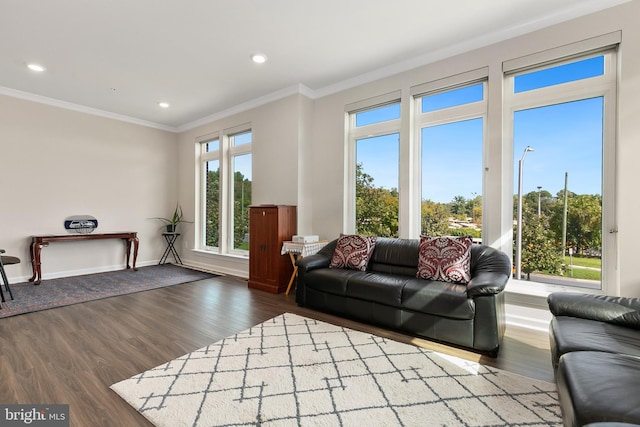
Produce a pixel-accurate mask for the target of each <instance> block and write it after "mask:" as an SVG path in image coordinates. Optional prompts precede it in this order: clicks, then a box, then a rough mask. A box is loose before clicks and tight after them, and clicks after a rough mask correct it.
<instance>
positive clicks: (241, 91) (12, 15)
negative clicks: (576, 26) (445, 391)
mask: <svg viewBox="0 0 640 427" xmlns="http://www.w3.org/2000/svg"><path fill="white" fill-rule="evenodd" d="M626 1H628V0H483V1H478V0H446V1H445V0H393V1H390V0H314V1H312V0H183V1H176V0H57V1H48V0H39V1H38V0H0V40H1V42H0V94H6V95H11V96H17V97H21V98H26V99H31V100H35V101H40V102H45V103H49V104H53V105H58V106H62V107H65V108H71V109H76V110H80V111H88V112H92V113H94V114H98V115H104V116H107V117H115V118H118V119H121V120H126V121H132V122H136V123H141V124H144V125H147V126H153V127H158V128H161V129H166V130H171V131H180V130H184V129H189V128H191V127H194V126H195V125H197V124H200V123H202V122H203V121H206V120H208V119H211V118H212V117H216V115H218V116H219V115H221V114H225V112H231V111H237V110H239V109H241V108H242V107H243V106H248V105H257V104H259V103H260V102H264V101H266V100H269V99H275V98H277V97H282V96H285V95H286V94H289V93H295V92H297V91H300V92H302V93H305V94H307V95H308V96H310V97H319V96H324V95H327V94H329V93H333V92H336V91H338V90H342V89H345V88H347V87H351V86H355V85H357V84H361V83H364V82H366V81H371V80H374V79H377V78H381V77H385V76H387V75H391V74H395V73H397V72H399V71H403V70H407V69H410V68H414V67H417V66H420V65H423V64H426V63H429V62H431V61H434V60H438V59H442V58H444V57H447V56H451V55H454V54H457V53H461V52H464V51H467V50H470V49H474V48H478V47H481V46H484V45H488V44H490V43H495V42H497V41H500V40H503V39H506V38H510V37H513V36H516V35H519V34H523V33H526V32H530V31H533V30H536V29H539V28H543V27H545V26H549V25H552V24H556V23H558V22H562V21H565V20H568V19H572V18H574V17H577V16H581V15H585V14H587V13H591V12H594V11H597V10H601V9H605V8H608V7H612V6H615V5H617V4H620V3H624V2H626ZM258 52H259V53H263V54H265V55H266V56H267V57H268V60H267V62H266V63H264V64H255V63H253V62H252V61H251V59H250V55H251V54H253V53H258ZM28 63H38V64H41V65H42V66H44V67H46V70H45V71H44V72H41V73H36V72H33V71H31V70H29V69H27V68H26V65H27V64H28ZM161 101H166V102H168V103H170V107H169V108H164V109H163V108H160V107H159V106H158V103H159V102H161Z"/></svg>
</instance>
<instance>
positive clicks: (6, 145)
mask: <svg viewBox="0 0 640 427" xmlns="http://www.w3.org/2000/svg"><path fill="white" fill-rule="evenodd" d="M0 147H1V151H0V182H1V183H0V188H2V191H1V192H0V198H1V200H2V203H1V206H2V208H1V211H0V248H3V249H5V250H6V251H7V254H11V255H15V256H18V257H20V258H21V260H22V262H21V264H19V265H12V266H9V267H7V268H6V270H7V273H8V275H9V277H10V278H12V281H14V282H15V281H18V280H20V281H21V280H26V279H28V278H29V277H30V276H31V264H30V262H29V260H30V258H29V243H30V236H31V235H34V234H57V233H62V234H64V233H66V231H65V229H64V225H63V222H64V219H65V218H66V217H67V216H70V215H76V214H89V215H93V216H95V217H96V218H97V219H98V221H99V225H98V229H97V230H96V232H100V231H137V232H138V233H139V234H138V236H139V239H140V250H139V255H138V265H144V264H148V263H153V262H157V260H158V259H159V258H160V255H161V254H162V250H163V249H164V248H163V242H164V241H161V239H162V237H161V236H160V233H159V231H158V229H159V227H160V225H161V224H160V223H159V222H157V221H152V220H149V219H147V218H150V217H156V216H167V215H169V213H170V212H171V209H172V207H173V205H174V204H175V202H176V197H177V174H176V167H177V160H176V154H177V150H176V148H177V136H176V135H175V134H173V133H170V132H165V131H160V130H154V129H151V128H147V127H143V126H138V125H134V124H128V123H123V122H120V121H115V120H111V119H106V118H100V117H96V116H92V115H88V114H84V113H79V112H75V111H70V110H66V109H62V108H56V107H52V106H48V105H43V104H39V103H35V102H31V101H26V100H22V99H17V98H12V97H8V96H3V95H0ZM124 256H125V251H124V245H123V244H122V242H120V241H117V240H103V241H91V242H65V243H52V244H51V245H50V246H49V247H45V248H43V249H42V273H43V277H44V278H45V279H46V278H51V277H59V276H66V275H74V274H81V273H85V272H95V271H106V270H112V269H120V268H122V267H123V266H124V263H125V258H124Z"/></svg>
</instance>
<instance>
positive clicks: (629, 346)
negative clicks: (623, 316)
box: [550, 316, 640, 365]
mask: <svg viewBox="0 0 640 427" xmlns="http://www.w3.org/2000/svg"><path fill="white" fill-rule="evenodd" d="M550 331H551V334H550V336H551V357H552V361H553V363H554V365H556V364H557V362H558V359H559V358H560V357H561V356H562V355H563V354H565V353H570V352H572V351H585V350H597V351H602V352H608V353H621V354H628V355H632V356H636V357H640V330H638V329H632V328H626V327H624V326H618V325H612V324H610V323H605V322H599V321H597V320H586V319H579V318H577V317H566V316H557V317H554V318H553V319H552V320H551V325H550Z"/></svg>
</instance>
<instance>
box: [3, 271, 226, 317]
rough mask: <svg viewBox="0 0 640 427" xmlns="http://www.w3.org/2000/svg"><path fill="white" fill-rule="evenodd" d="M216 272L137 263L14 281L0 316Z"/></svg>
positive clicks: (95, 298) (177, 282)
mask: <svg viewBox="0 0 640 427" xmlns="http://www.w3.org/2000/svg"><path fill="white" fill-rule="evenodd" d="M215 276H216V275H215V274H210V273H205V272H202V271H196V270H192V269H189V268H185V267H181V266H178V265H173V264H162V265H150V266H146V267H140V268H138V271H133V270H131V269H127V270H117V271H108V272H105V273H95V274H84V275H81V276H72V277H61V278H59V279H47V280H43V281H42V283H41V284H40V285H37V286H36V285H34V284H33V283H31V282H23V283H16V284H12V285H11V291H12V292H13V297H14V299H13V300H11V299H9V292H5V293H4V294H5V295H4V296H5V298H6V299H7V301H6V302H4V303H2V305H1V307H2V308H0V318H3V317H9V316H16V315H18V314H24V313H31V312H34V311H41V310H47V309H50V308H56V307H63V306H66V305H71V304H78V303H82V302H87V301H94V300H98V299H102V298H109V297H114V296H118V295H125V294H131V293H135V292H142V291H148V290H151V289H158V288H163V287H166V286H174V285H179V284H183V283H188V282H194V281H196V280H202V279H207V278H211V277H215Z"/></svg>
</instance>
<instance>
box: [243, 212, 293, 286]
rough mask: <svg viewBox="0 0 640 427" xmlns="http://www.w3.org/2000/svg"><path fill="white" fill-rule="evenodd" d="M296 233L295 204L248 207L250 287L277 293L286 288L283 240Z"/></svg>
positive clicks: (288, 275) (287, 262)
mask: <svg viewBox="0 0 640 427" xmlns="http://www.w3.org/2000/svg"><path fill="white" fill-rule="evenodd" d="M294 234H296V207H295V206H285V205H259V206H250V207H249V287H250V288H254V289H260V290H263V291H268V292H272V293H274V294H277V293H279V292H284V291H285V290H286V289H287V284H288V283H289V279H290V278H291V273H293V266H292V265H291V260H290V259H289V257H288V256H287V255H286V254H285V255H280V250H281V249H282V242H284V241H287V240H291V238H292V237H293V235H294Z"/></svg>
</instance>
